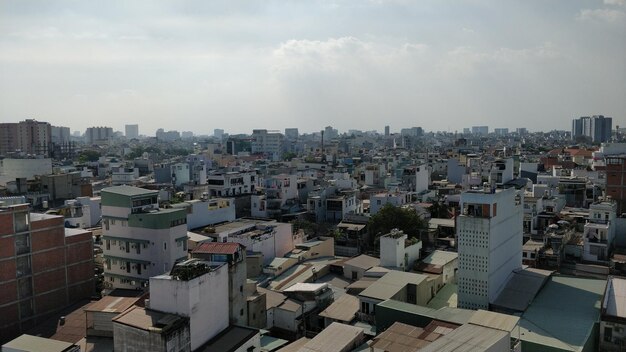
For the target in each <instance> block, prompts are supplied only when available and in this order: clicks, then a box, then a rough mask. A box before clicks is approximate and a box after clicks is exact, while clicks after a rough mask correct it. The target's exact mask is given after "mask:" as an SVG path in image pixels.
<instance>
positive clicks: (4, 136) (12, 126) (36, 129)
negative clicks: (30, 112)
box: [0, 119, 52, 156]
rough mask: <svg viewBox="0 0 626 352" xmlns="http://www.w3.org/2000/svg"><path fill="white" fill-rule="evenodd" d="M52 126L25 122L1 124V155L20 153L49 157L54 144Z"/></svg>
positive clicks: (46, 123) (30, 120) (44, 123)
mask: <svg viewBox="0 0 626 352" xmlns="http://www.w3.org/2000/svg"><path fill="white" fill-rule="evenodd" d="M51 134H52V126H51V125H50V124H49V123H48V122H41V121H37V120H32V119H29V120H24V121H20V122H18V123H1V124H0V155H7V154H8V153H12V152H16V151H19V152H20V153H24V154H31V155H43V156H48V154H49V152H50V146H51V143H52V135H51Z"/></svg>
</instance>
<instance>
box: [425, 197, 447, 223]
mask: <svg viewBox="0 0 626 352" xmlns="http://www.w3.org/2000/svg"><path fill="white" fill-rule="evenodd" d="M428 212H429V213H430V216H431V217H432V218H443V219H449V218H450V207H449V206H447V205H446V203H444V202H442V201H441V200H436V201H434V202H433V204H432V205H431V206H430V207H428Z"/></svg>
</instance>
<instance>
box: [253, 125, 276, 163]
mask: <svg viewBox="0 0 626 352" xmlns="http://www.w3.org/2000/svg"><path fill="white" fill-rule="evenodd" d="M283 138H284V137H283V135H282V133H278V132H272V131H268V130H252V144H251V148H252V154H264V155H266V157H267V158H268V159H270V160H274V161H277V160H280V158H281V156H282V152H283Z"/></svg>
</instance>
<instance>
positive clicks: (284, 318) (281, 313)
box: [274, 307, 302, 332]
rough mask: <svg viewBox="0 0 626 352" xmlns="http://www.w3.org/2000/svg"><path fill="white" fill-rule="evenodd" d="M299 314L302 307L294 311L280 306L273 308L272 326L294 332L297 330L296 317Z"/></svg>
mask: <svg viewBox="0 0 626 352" xmlns="http://www.w3.org/2000/svg"><path fill="white" fill-rule="evenodd" d="M301 314H302V307H300V308H298V310H297V311H296V312H292V311H289V310H285V309H281V308H280V307H277V308H274V327H276V328H280V329H284V330H287V331H292V332H296V331H297V330H298V323H297V321H296V318H297V317H299V316H300V315H301Z"/></svg>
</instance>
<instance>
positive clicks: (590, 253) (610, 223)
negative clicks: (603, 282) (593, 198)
mask: <svg viewBox="0 0 626 352" xmlns="http://www.w3.org/2000/svg"><path fill="white" fill-rule="evenodd" d="M616 212H617V204H616V203H615V202H613V201H611V200H609V201H601V202H596V203H593V204H591V206H590V207H589V219H588V220H587V222H586V223H585V227H584V230H583V241H584V242H583V255H582V258H583V260H587V261H594V262H602V263H608V260H609V258H610V257H611V251H612V249H613V247H614V241H615V227H616V223H615V219H616V217H617V216H616Z"/></svg>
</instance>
